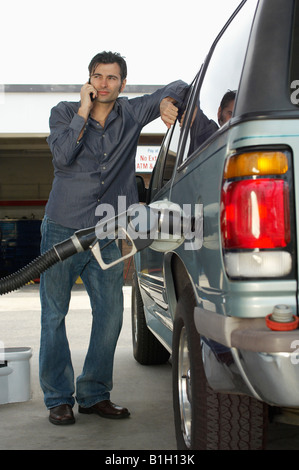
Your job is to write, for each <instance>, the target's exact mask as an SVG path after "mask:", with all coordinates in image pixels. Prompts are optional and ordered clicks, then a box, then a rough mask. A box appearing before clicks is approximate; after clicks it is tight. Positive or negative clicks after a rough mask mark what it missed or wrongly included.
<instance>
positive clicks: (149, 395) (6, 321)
mask: <svg viewBox="0 0 299 470" xmlns="http://www.w3.org/2000/svg"><path fill="white" fill-rule="evenodd" d="M124 298H125V311H124V326H123V330H122V333H121V336H120V340H119V343H118V347H117V352H116V357H115V370H114V388H113V391H112V396H111V399H112V401H113V402H114V403H117V404H120V405H122V406H126V407H128V408H129V410H130V412H131V417H130V418H129V419H124V420H120V421H117V420H108V419H103V418H100V417H98V416H96V415H82V414H78V413H77V407H75V415H76V424H75V425H70V426H54V425H53V424H51V423H50V422H49V421H48V411H47V410H46V408H45V406H44V403H43V396H42V393H41V391H40V387H39V380H38V351H39V336H40V304H39V293H38V285H29V286H26V287H24V288H22V289H20V290H18V291H16V292H12V293H10V294H6V295H3V296H1V297H0V341H2V342H3V343H4V345H5V347H20V346H29V347H31V348H32V349H33V356H32V358H31V361H30V363H31V388H32V398H31V400H29V401H27V402H22V403H9V404H2V405H0V450H105V451H107V452H108V451H115V450H126V451H128V450H130V451H131V450H135V451H138V450H152V451H153V450H156V451H163V450H176V442H175V435H174V426H173V413H172V390H171V365H170V363H167V364H165V365H162V366H146V367H145V366H141V365H139V364H138V363H137V362H136V361H135V360H134V358H133V355H132V346H131V320H130V314H131V309H130V304H131V288H130V287H129V286H126V287H124ZM90 324H91V315H90V308H89V300H88V297H87V294H86V293H85V290H84V288H83V286H82V285H76V286H75V288H74V291H73V294H72V300H71V308H70V312H69V314H68V318H67V331H68V337H69V342H70V347H71V351H72V358H73V365H74V369H75V372H76V374H79V373H80V372H81V369H82V365H83V360H84V355H85V351H86V348H87V344H88V340H89V331H90ZM0 384H1V382H0ZM267 449H276V450H278V449H290V450H291V449H292V450H298V449H299V427H297V426H291V425H285V424H274V425H273V424H272V425H270V427H269V438H268V445H267Z"/></svg>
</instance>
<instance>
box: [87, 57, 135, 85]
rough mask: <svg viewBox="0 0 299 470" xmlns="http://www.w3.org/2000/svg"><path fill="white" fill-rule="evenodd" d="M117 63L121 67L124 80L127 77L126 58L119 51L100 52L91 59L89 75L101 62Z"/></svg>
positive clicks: (122, 79)
mask: <svg viewBox="0 0 299 470" xmlns="http://www.w3.org/2000/svg"><path fill="white" fill-rule="evenodd" d="M115 62H116V63H117V64H118V65H119V67H120V76H121V81H124V80H125V78H126V77H127V64H126V61H125V59H124V58H123V57H122V56H121V55H120V54H119V53H118V52H106V51H104V52H99V54H97V55H95V56H94V58H93V59H91V61H90V64H89V66H88V71H89V75H90V76H91V75H92V73H93V72H94V70H95V68H96V67H97V65H99V64H114V63H115Z"/></svg>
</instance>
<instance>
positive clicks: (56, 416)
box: [49, 405, 75, 424]
mask: <svg viewBox="0 0 299 470" xmlns="http://www.w3.org/2000/svg"><path fill="white" fill-rule="evenodd" d="M49 421H50V422H51V423H53V424H73V423H74V422H75V418H74V414H73V410H72V407H71V406H70V405H59V406H55V407H54V408H51V409H50V415H49Z"/></svg>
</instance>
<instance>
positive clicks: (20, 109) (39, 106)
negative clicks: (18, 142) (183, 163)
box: [0, 92, 166, 137]
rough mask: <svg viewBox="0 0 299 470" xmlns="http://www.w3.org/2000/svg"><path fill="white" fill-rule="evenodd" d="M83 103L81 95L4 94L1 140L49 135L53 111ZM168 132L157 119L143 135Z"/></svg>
mask: <svg viewBox="0 0 299 470" xmlns="http://www.w3.org/2000/svg"><path fill="white" fill-rule="evenodd" d="M126 96H129V97H130V98H133V97H134V96H138V95H136V94H135V95H131V94H128V95H126ZM79 100H80V96H79V94H78V93H55V92H54V93H53V92H51V93H22V92H17V93H7V92H6V93H0V137H1V136H3V134H11V133H13V134H31V135H32V134H48V133H49V124H48V123H49V116H50V111H51V108H52V107H53V106H55V105H56V104H57V103H59V102H60V101H79ZM165 132H166V126H165V125H164V124H163V122H162V121H161V119H157V120H156V121H154V122H152V123H151V124H149V125H147V126H146V127H144V128H143V131H142V134H164V133H165Z"/></svg>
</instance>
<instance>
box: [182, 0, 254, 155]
mask: <svg viewBox="0 0 299 470" xmlns="http://www.w3.org/2000/svg"><path fill="white" fill-rule="evenodd" d="M257 3H258V0H249V1H247V3H245V5H244V6H243V7H242V8H241V10H240V11H239V12H238V14H237V15H236V17H235V18H234V19H233V21H232V22H231V23H230V24H229V26H228V28H227V29H226V30H225V31H224V33H223V35H222V36H221V37H220V39H219V41H218V43H217V44H216V47H215V49H214V51H213V53H212V55H211V57H210V56H209V55H208V60H209V63H208V66H207V68H206V71H205V75H204V78H203V81H202V84H201V88H200V92H199V100H198V101H197V102H196V105H197V114H196V119H195V121H194V122H193V124H192V127H193V129H192V128H191V132H190V129H188V130H187V131H188V132H189V135H188V139H187V143H188V144H187V145H186V148H185V152H184V155H183V158H182V160H183V161H184V160H185V159H186V158H187V157H189V156H190V155H191V154H192V153H193V152H194V150H196V149H197V148H198V147H200V145H202V143H203V142H205V140H206V139H207V138H209V137H210V136H211V135H213V134H214V133H215V132H216V131H217V130H218V129H219V125H220V126H221V125H223V121H222V122H220V124H219V121H218V110H219V106H220V103H221V101H222V98H223V96H224V95H225V94H226V93H227V92H229V91H234V92H236V91H237V89H238V85H239V82H240V78H241V73H242V68H243V63H244V59H245V55H246V50H247V44H248V40H249V35H250V31H251V25H252V22H253V18H254V13H255V10H256V6H257Z"/></svg>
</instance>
